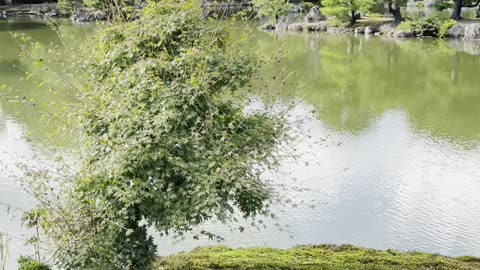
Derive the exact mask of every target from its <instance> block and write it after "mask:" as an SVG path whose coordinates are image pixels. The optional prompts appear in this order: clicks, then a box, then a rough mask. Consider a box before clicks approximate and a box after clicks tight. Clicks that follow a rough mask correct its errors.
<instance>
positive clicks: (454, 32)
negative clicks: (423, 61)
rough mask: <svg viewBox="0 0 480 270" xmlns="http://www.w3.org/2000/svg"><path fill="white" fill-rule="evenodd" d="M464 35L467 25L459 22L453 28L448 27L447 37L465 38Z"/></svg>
mask: <svg viewBox="0 0 480 270" xmlns="http://www.w3.org/2000/svg"><path fill="white" fill-rule="evenodd" d="M464 35H465V26H464V25H461V24H458V23H457V24H455V25H454V26H453V27H452V28H450V29H448V31H447V34H446V35H445V37H447V38H463V36H464Z"/></svg>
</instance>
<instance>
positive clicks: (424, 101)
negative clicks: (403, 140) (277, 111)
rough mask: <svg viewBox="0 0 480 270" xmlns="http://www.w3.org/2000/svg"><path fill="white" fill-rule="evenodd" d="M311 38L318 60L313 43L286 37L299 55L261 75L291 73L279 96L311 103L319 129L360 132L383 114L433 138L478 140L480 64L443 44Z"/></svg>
mask: <svg viewBox="0 0 480 270" xmlns="http://www.w3.org/2000/svg"><path fill="white" fill-rule="evenodd" d="M312 37H313V38H314V39H315V41H316V42H317V44H319V46H318V47H319V51H317V52H312V51H311V50H309V49H308V48H309V47H311V45H310V43H311V40H310V41H309V43H305V42H304V38H299V37H298V36H290V37H286V38H285V42H287V43H288V47H296V48H299V47H301V43H302V42H303V44H304V45H303V46H304V50H303V53H302V54H297V55H292V57H289V58H287V59H285V60H284V61H283V62H282V63H281V66H278V65H276V66H271V67H269V68H268V69H267V71H266V72H270V73H275V70H278V69H279V68H286V69H289V70H293V71H296V72H297V75H296V76H295V77H291V78H290V81H289V84H287V87H285V89H284V90H283V91H282V93H283V94H285V95H293V96H296V97H304V96H308V99H307V102H309V103H310V104H312V105H314V106H315V107H316V108H317V109H318V111H319V113H320V114H319V117H320V118H321V119H322V121H323V122H324V123H326V124H328V125H329V126H331V127H333V128H335V129H338V130H345V131H349V132H361V131H363V130H365V129H367V128H368V127H369V126H370V124H371V123H372V122H373V121H374V119H376V118H378V117H381V116H382V115H383V114H384V113H385V112H386V111H389V110H402V111H404V112H406V114H407V116H408V118H409V121H410V123H411V124H412V125H413V126H414V127H415V128H417V129H420V130H428V131H429V132H430V133H432V134H433V135H435V136H442V137H443V136H446V137H449V138H452V139H455V140H471V139H478V138H480V123H479V121H478V115H480V106H478V105H475V104H479V103H480V92H479V91H478V90H477V89H478V85H479V83H480V77H479V76H477V75H476V67H477V66H478V64H479V62H480V59H479V57H474V56H471V55H469V54H466V53H463V52H457V53H456V52H454V51H453V50H452V49H451V47H452V46H451V44H449V43H447V42H445V41H431V40H430V41H427V40H425V41H419V40H407V41H398V40H388V39H387V40H382V39H379V38H372V39H365V38H363V37H361V38H356V37H353V36H322V35H319V36H312ZM464 46H467V45H464ZM305 48H307V49H305ZM322 83H323V84H324V85H322ZM312 85H313V86H314V87H312ZM315 85H316V86H317V87H316V88H315ZM312 88H313V89H314V91H313V93H312V91H310V90H309V89H312Z"/></svg>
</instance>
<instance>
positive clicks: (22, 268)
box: [18, 257, 52, 270]
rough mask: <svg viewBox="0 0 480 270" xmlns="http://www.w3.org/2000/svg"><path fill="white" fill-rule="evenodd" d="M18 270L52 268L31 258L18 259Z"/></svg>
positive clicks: (48, 269) (50, 269) (45, 269)
mask: <svg viewBox="0 0 480 270" xmlns="http://www.w3.org/2000/svg"><path fill="white" fill-rule="evenodd" d="M18 270H52V268H51V267H50V266H48V265H46V264H44V263H41V262H39V261H36V260H34V259H33V258H31V257H20V259H18Z"/></svg>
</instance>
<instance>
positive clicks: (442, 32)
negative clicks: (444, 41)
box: [438, 19, 457, 38]
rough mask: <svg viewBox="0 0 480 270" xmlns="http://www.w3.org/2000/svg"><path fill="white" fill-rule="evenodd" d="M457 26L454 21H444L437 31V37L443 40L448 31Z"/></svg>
mask: <svg viewBox="0 0 480 270" xmlns="http://www.w3.org/2000/svg"><path fill="white" fill-rule="evenodd" d="M456 24H457V22H456V21H455V20H452V19H448V20H444V21H443V22H442V24H441V25H440V29H439V30H438V36H439V37H441V38H443V37H445V36H446V35H447V32H448V30H450V28H452V27H454V26H455V25H456Z"/></svg>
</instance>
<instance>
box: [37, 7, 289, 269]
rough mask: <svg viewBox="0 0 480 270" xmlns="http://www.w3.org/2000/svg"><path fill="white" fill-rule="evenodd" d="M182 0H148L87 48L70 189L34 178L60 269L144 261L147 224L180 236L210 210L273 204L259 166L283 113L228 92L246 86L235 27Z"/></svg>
mask: <svg viewBox="0 0 480 270" xmlns="http://www.w3.org/2000/svg"><path fill="white" fill-rule="evenodd" d="M178 2H179V1H162V2H161V3H153V2H152V3H150V4H149V6H148V7H147V8H146V9H145V11H144V14H143V16H142V17H141V18H140V19H138V20H135V21H130V22H123V23H118V24H114V25H111V26H109V27H106V29H105V30H103V31H100V32H99V33H98V34H97V35H96V38H95V39H94V42H93V43H92V45H90V46H88V47H87V48H86V49H85V50H86V51H85V54H84V57H85V59H86V60H84V61H83V62H82V69H84V70H85V71H86V73H85V74H88V76H89V77H88V81H87V83H86V85H83V86H82V87H81V89H80V93H79V96H78V99H79V102H78V104H80V105H79V107H78V108H77V109H76V110H75V111H78V114H77V117H78V119H79V129H80V130H82V132H83V137H84V145H85V149H84V155H82V157H81V160H82V164H83V166H82V168H81V170H80V172H79V173H78V174H77V175H76V177H75V179H74V182H73V186H72V188H71V190H69V192H68V193H65V192H61V193H59V194H56V195H55V196H50V195H49V196H47V197H45V196H46V195H43V194H49V192H48V191H49V189H48V185H46V186H45V187H44V188H41V187H39V184H37V186H35V187H36V188H35V190H36V191H35V192H36V196H37V197H39V198H40V202H41V203H40V204H41V208H43V212H42V213H43V214H42V215H41V222H40V224H41V225H42V229H43V231H44V233H45V234H46V235H47V236H48V237H50V239H52V244H53V245H54V255H55V258H56V262H57V264H58V266H60V268H62V269H105V270H110V269H112V270H114V269H115V270H117V269H126V270H133V269H135V270H143V269H151V268H152V262H153V261H154V260H155V256H156V255H155V251H156V246H155V245H154V243H153V240H152V236H150V235H149V234H148V233H147V228H148V227H154V228H155V229H156V230H157V231H158V232H159V233H160V235H166V234H172V233H173V234H175V235H180V236H181V235H183V234H184V233H185V232H188V231H191V230H192V229H193V228H195V226H197V225H200V224H202V223H203V222H205V221H208V220H211V219H215V220H219V221H223V222H227V221H229V220H232V219H235V218H237V214H240V216H242V217H244V218H252V219H255V218H256V217H258V216H261V215H268V214H269V213H270V212H269V204H270V200H271V198H272V190H271V188H270V186H269V185H268V184H267V183H266V182H264V181H263V180H262V178H261V175H262V173H263V172H264V171H265V170H267V169H273V168H276V166H277V164H278V161H277V160H276V156H277V155H276V149H277V147H276V146H277V143H278V141H279V140H280V138H281V136H282V134H283V133H284V124H283V120H282V118H281V117H280V116H275V115H270V114H268V113H262V112H249V113H248V114H247V113H245V108H244V106H243V105H242V103H239V102H237V101H235V100H232V98H229V96H231V95H233V94H235V93H236V92H238V90H239V89H243V88H245V87H248V86H249V82H250V80H251V78H252V77H253V75H254V73H255V72H256V70H257V68H256V67H257V66H256V61H255V58H254V57H253V56H252V55H251V54H249V53H247V52H246V51H245V50H243V49H242V48H243V47H242V46H240V45H238V46H237V45H235V43H233V41H234V40H238V32H235V33H229V32H227V31H226V30H224V29H222V28H219V26H218V25H216V24H215V25H212V24H208V23H207V22H205V21H204V20H203V19H202V16H201V14H202V12H201V9H200V8H197V6H196V4H195V2H194V1H180V3H178ZM230 35H232V36H230ZM233 35H235V38H233ZM39 177H43V178H45V175H43V174H42V175H40V176H39ZM42 180H45V179H42ZM43 182H48V181H42V183H43ZM58 197H59V199H54V198H58ZM52 201H54V202H56V204H53V203H52ZM201 233H202V234H204V235H207V236H209V237H215V235H214V234H212V233H210V232H201Z"/></svg>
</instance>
